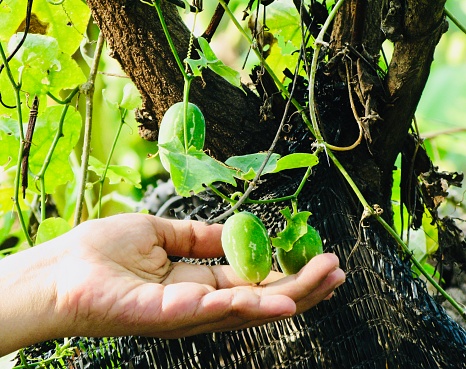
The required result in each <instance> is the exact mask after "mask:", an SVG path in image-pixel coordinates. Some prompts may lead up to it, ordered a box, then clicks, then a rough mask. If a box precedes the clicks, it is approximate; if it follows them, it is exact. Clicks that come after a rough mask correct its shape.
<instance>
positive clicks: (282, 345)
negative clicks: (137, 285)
mask: <svg viewBox="0 0 466 369" xmlns="http://www.w3.org/2000/svg"><path fill="white" fill-rule="evenodd" d="M327 169H328V168H327ZM318 178H319V181H312V183H316V182H317V184H313V185H312V186H313V188H308V189H306V190H305V191H306V192H305V193H304V195H303V199H302V200H300V203H303V204H307V210H310V211H311V212H312V213H313V215H312V219H311V221H312V222H313V225H314V226H315V227H316V228H317V229H318V230H319V231H320V234H321V236H322V239H323V240H324V247H325V249H326V251H330V252H335V253H336V254H337V255H339V257H340V260H341V266H342V267H343V269H344V270H345V271H346V273H347V280H346V283H345V284H344V285H343V286H341V287H340V288H338V289H337V291H336V293H335V295H334V297H333V298H332V299H331V300H329V301H324V302H322V303H320V304H319V305H317V306H316V307H315V308H313V309H311V310H310V311H308V312H306V313H305V314H302V315H299V316H296V317H293V318H290V319H287V320H284V321H280V322H275V323H271V324H267V325H264V326H261V327H256V328H251V329H245V330H241V331H234V332H225V333H214V334H205V335H198V336H194V337H188V338H182V339H178V340H160V339H155V338H143V337H119V338H105V339H91V338H73V341H72V345H73V346H75V347H76V349H75V355H74V356H73V357H70V358H66V359H61V360H55V361H53V362H52V363H51V364H50V365H51V367H57V368H58V367H60V368H61V367H65V366H66V367H68V368H111V367H121V368H170V369H172V368H180V369H181V368H183V369H185V368H201V369H206V368H215V369H217V368H263V369H271V368H361V369H362V368H462V367H466V364H465V363H466V332H465V331H464V330H463V329H462V328H461V327H460V326H458V324H456V323H455V322H454V321H453V320H451V319H450V318H449V317H448V315H446V313H445V311H444V310H443V308H442V307H440V306H439V305H438V304H437V303H436V302H435V301H434V299H433V298H432V297H431V296H430V295H429V294H428V293H427V290H426V288H425V286H424V283H423V282H421V281H420V280H419V279H416V278H413V276H412V271H411V270H410V268H409V263H408V262H407V261H403V260H401V259H400V258H399V256H398V252H397V247H396V244H395V243H394V241H393V240H392V239H390V238H389V237H388V236H387V235H386V233H385V231H384V230H382V229H380V228H379V227H378V225H377V224H376V223H375V222H371V221H370V220H369V221H367V222H365V223H364V224H360V219H359V218H357V217H356V216H353V215H351V214H358V213H357V211H355V209H353V208H352V206H351V205H350V204H351V202H350V201H349V196H348V197H347V196H346V193H347V192H346V191H345V188H344V186H343V184H341V183H340V184H339V183H338V181H335V180H332V178H331V176H330V175H329V173H328V171H327V172H326V174H325V175H322V174H320V175H319V177H318ZM290 187H293V186H292V185H291V186H290V183H283V185H282V186H275V185H274V186H273V188H274V191H269V194H270V195H271V196H276V195H283V194H284V193H287V191H289V189H290ZM254 210H255V211H257V212H258V213H261V214H266V215H267V214H268V215H269V218H268V219H267V216H265V217H264V221H265V223H268V224H267V226H269V227H270V226H272V225H277V224H279V222H278V221H277V220H276V219H275V216H274V215H273V214H278V211H277V209H276V208H271V207H270V206H268V207H267V209H262V208H261V207H260V206H258V207H256V208H255V209H254ZM359 210H360V209H359ZM190 262H204V263H210V264H213V263H218V262H224V260H221V259H213V260H204V261H199V260H190ZM53 347H54V346H50V343H44V344H42V345H36V346H33V347H31V348H29V349H28V350H27V352H26V353H27V354H28V355H30V356H31V357H32V356H40V357H42V358H46V357H48V356H50V355H51V354H52V353H53V350H52V348H53Z"/></svg>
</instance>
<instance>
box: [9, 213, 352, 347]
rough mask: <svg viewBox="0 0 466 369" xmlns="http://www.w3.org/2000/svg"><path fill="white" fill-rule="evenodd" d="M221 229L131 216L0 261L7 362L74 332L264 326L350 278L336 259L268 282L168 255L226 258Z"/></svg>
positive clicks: (324, 258)
mask: <svg viewBox="0 0 466 369" xmlns="http://www.w3.org/2000/svg"><path fill="white" fill-rule="evenodd" d="M221 229H222V226H221V225H210V226H207V225H205V224H203V223H200V222H195V221H173V220H167V219H162V218H157V217H153V216H149V215H143V214H124V215H118V216H113V217H109V218H105V219H100V220H95V221H89V222H85V223H83V224H82V225H80V226H78V227H77V228H75V229H73V230H72V231H70V232H68V233H66V234H65V235H63V236H60V237H58V238H56V239H54V240H52V241H49V242H47V243H44V244H42V245H38V246H35V247H33V248H31V249H28V250H26V251H22V252H20V253H17V254H15V255H12V256H8V257H7V258H5V259H3V260H1V261H0V356H1V355H4V354H6V353H8V352H11V351H14V350H15V349H18V348H20V347H24V346H27V345H29V344H33V343H36V342H40V341H44V340H47V339H53V338H61V337H68V336H121V335H143V336H154V337H161V338H177V337H182V336H189V335H194V334H197V333H203V332H211V331H220V330H232V329H240V328H245V327H249V326H254V325H260V324H264V323H266V322H269V321H272V320H277V319H283V318H284V317H288V316H291V315H293V314H296V313H300V312H302V311H304V310H307V309H309V308H310V307H312V306H314V305H316V304H317V303H318V302H320V301H321V300H323V299H325V298H326V297H328V296H329V295H330V294H331V293H332V291H333V290H334V288H336V286H338V285H339V284H341V283H342V282H343V281H344V273H343V272H342V271H341V270H340V269H339V268H338V259H337V257H336V256H334V255H331V254H324V255H320V256H318V257H316V258H314V259H313V260H311V262H310V263H309V264H308V265H306V267H304V268H303V269H302V270H301V271H300V273H298V274H297V275H291V276H287V277H284V276H283V275H282V274H281V273H276V272H272V273H271V274H270V275H269V277H268V278H267V279H266V280H265V281H264V282H263V283H262V284H261V285H260V286H251V285H248V284H247V283H246V282H244V281H242V280H240V279H239V278H238V277H236V275H235V274H234V272H233V271H232V270H231V268H230V267H229V266H225V265H223V266H222V265H216V266H202V265H193V264H187V263H171V262H170V261H169V259H168V258H167V255H176V256H187V257H200V258H205V257H216V256H220V255H222V254H223V252H222V248H221V243H220V234H221Z"/></svg>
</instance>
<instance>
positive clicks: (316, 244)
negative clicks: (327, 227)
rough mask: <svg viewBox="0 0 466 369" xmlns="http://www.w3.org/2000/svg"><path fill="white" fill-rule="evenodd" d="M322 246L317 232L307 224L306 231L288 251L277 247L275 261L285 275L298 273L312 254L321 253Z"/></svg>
mask: <svg viewBox="0 0 466 369" xmlns="http://www.w3.org/2000/svg"><path fill="white" fill-rule="evenodd" d="M322 252H323V246H322V239H321V238H320V235H319V232H317V230H316V229H315V228H313V227H312V226H310V225H308V226H307V233H306V234H305V235H304V236H302V237H301V238H299V239H298V240H297V241H296V242H295V243H294V244H293V248H292V249H291V250H290V251H288V252H287V251H285V250H283V249H282V248H277V261H278V264H279V265H280V267H281V268H282V271H283V273H285V274H286V275H290V274H296V273H298V272H299V271H300V270H301V268H302V267H304V266H305V265H306V264H307V263H308V262H309V260H311V259H312V258H313V257H314V256H316V255H319V254H322Z"/></svg>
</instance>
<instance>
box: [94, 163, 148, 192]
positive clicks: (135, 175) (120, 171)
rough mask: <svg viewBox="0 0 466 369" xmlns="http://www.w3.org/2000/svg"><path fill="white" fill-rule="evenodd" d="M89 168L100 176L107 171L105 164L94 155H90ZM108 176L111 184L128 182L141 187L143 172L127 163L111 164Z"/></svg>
mask: <svg viewBox="0 0 466 369" xmlns="http://www.w3.org/2000/svg"><path fill="white" fill-rule="evenodd" d="M89 170H92V171H93V172H94V173H96V174H97V175H98V176H102V175H103V174H104V171H105V164H104V163H102V162H101V161H100V160H98V159H96V158H95V157H93V156H89ZM105 177H106V178H108V180H109V183H110V184H117V183H120V182H126V183H129V184H131V185H133V186H134V187H136V188H141V174H140V173H139V172H138V171H136V170H134V169H133V168H130V167H128V166H126V165H109V166H108V168H107V173H106V176H105Z"/></svg>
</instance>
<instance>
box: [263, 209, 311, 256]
mask: <svg viewBox="0 0 466 369" xmlns="http://www.w3.org/2000/svg"><path fill="white" fill-rule="evenodd" d="M280 213H282V215H283V216H284V217H285V219H286V221H287V223H286V227H285V229H284V230H283V231H281V232H279V233H277V237H272V238H271V240H272V245H273V246H275V247H279V248H282V249H283V250H285V251H287V252H288V251H290V250H291V249H292V248H293V245H294V243H295V242H296V241H298V240H299V239H300V238H301V237H302V236H304V235H305V234H306V233H307V220H308V218H309V216H310V215H311V213H310V212H309V211H301V212H299V213H296V214H291V212H290V209H289V208H288V207H286V208H285V209H283V210H280Z"/></svg>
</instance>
